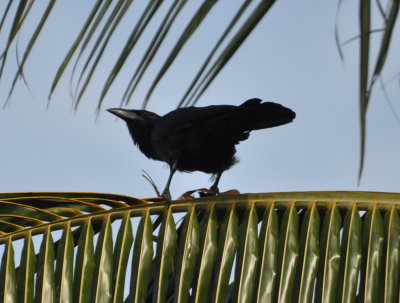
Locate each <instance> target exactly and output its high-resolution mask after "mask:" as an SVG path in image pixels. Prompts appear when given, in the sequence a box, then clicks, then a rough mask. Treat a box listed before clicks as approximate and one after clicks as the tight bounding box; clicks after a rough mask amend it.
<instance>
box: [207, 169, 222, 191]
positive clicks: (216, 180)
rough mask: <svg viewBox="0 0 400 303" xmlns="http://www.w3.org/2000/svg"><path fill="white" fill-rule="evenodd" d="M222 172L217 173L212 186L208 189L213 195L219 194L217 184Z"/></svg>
mask: <svg viewBox="0 0 400 303" xmlns="http://www.w3.org/2000/svg"><path fill="white" fill-rule="evenodd" d="M223 172H224V171H220V172H219V173H217V176H216V177H215V182H214V184H213V185H212V186H211V187H210V190H211V191H212V192H213V193H215V194H219V189H218V182H219V179H220V178H221V175H222V173H223Z"/></svg>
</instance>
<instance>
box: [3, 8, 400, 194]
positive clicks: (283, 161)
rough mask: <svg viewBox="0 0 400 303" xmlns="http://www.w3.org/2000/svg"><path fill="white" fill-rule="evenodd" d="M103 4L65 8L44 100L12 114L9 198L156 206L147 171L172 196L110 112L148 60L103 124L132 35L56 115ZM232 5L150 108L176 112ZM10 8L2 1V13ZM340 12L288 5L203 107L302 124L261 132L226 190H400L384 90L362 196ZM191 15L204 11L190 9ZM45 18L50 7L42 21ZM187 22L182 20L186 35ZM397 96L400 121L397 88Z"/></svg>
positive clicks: (351, 15) (398, 145)
mask: <svg viewBox="0 0 400 303" xmlns="http://www.w3.org/2000/svg"><path fill="white" fill-rule="evenodd" d="M92 2H93V1H87V2H86V1H79V0H73V1H72V0H70V1H59V3H57V5H56V8H55V11H54V12H53V15H52V17H51V19H50V20H49V23H48V24H47V25H46V27H45V31H44V32H43V33H42V34H41V36H40V40H39V41H38V42H39V43H38V44H37V45H36V47H35V48H34V50H33V52H32V56H31V58H30V60H29V62H28V64H27V66H26V68H25V75H26V78H27V80H28V83H29V86H30V89H31V90H32V94H30V93H29V91H28V90H27V88H26V87H25V85H24V84H23V82H22V81H20V82H19V83H18V85H17V88H16V90H15V92H14V94H13V96H12V99H11V104H10V106H8V107H7V108H5V109H4V110H2V111H1V112H0V115H1V119H0V136H1V139H2V149H1V159H2V160H1V161H0V179H1V181H2V182H1V184H0V190H1V191H2V192H16V191H85V192H86V191H94V192H107V193H116V194H126V195H130V196H135V197H140V198H144V197H152V196H154V195H155V194H154V191H153V189H152V187H151V186H150V184H148V182H147V181H146V180H145V179H144V178H142V177H141V171H142V169H144V170H146V171H147V172H148V173H149V174H150V175H151V176H152V177H153V179H154V180H155V182H156V184H157V185H158V187H159V188H160V190H162V189H163V187H164V185H165V183H166V180H167V176H168V169H167V167H166V165H165V164H163V163H161V162H156V161H153V160H149V159H147V158H146V157H145V156H144V155H142V154H141V153H140V151H139V150H138V149H137V148H136V147H134V146H133V143H132V141H131V138H130V136H129V133H128V130H127V128H126V126H125V124H124V123H123V122H122V121H120V120H116V119H115V117H113V116H112V115H111V114H109V113H107V112H105V109H106V108H109V107H118V106H119V103H120V100H121V96H122V93H123V91H124V87H125V85H126V82H127V81H128V80H129V75H130V73H131V72H132V70H133V68H134V66H135V65H134V64H135V62H136V61H135V59H137V58H139V59H140V58H141V54H140V50H139V51H137V52H134V53H133V54H132V56H131V60H130V62H131V65H130V66H126V67H125V69H124V71H123V73H122V74H121V76H120V77H119V78H118V81H117V82H116V85H114V87H113V89H112V90H111V91H110V93H109V95H108V97H107V98H106V101H105V104H104V107H103V108H104V109H103V112H102V114H101V116H100V119H99V120H98V121H97V122H96V121H95V108H96V105H97V100H98V98H99V91H100V90H101V88H102V85H103V83H104V80H105V77H106V76H107V75H108V72H109V70H110V66H111V65H112V63H113V59H114V58H115V56H116V55H117V54H118V52H119V50H120V48H121V47H122V46H123V43H124V38H125V37H126V35H127V34H128V33H129V31H128V30H127V31H123V30H121V31H120V32H119V33H118V36H117V37H116V38H115V39H114V40H113V41H112V42H113V44H112V47H111V48H110V50H109V52H108V55H106V56H105V58H104V59H105V61H104V62H103V64H102V65H101V66H100V67H99V69H98V74H97V75H96V77H95V78H94V80H93V82H92V84H91V86H90V89H89V90H88V92H87V94H86V95H85V97H84V100H83V102H82V105H81V107H80V108H79V110H78V111H77V112H73V111H71V110H70V108H71V97H70V86H69V79H70V73H67V74H66V75H65V76H64V78H63V79H62V83H61V85H60V86H59V87H58V89H57V90H56V92H55V94H54V96H53V98H52V101H51V104H50V107H49V109H46V105H47V95H48V93H49V87H50V83H51V80H52V77H53V76H54V74H55V72H56V70H57V68H58V65H59V64H60V62H61V60H62V59H63V57H64V55H65V53H66V50H67V47H68V46H69V45H70V44H71V43H72V41H73V40H74V38H75V36H76V35H77V33H78V30H79V29H80V26H81V25H82V23H83V20H84V18H85V16H86V15H87V13H88V11H89V10H90V8H91V7H90V6H91V5H92ZM165 3H169V1H165ZM192 3H193V2H191V4H192ZM227 3H228V8H227V7H226V5H225V4H227ZM230 3H233V2H231V1H228V0H225V1H220V3H218V4H217V5H216V7H215V9H214V10H215V11H214V12H213V14H212V15H210V16H209V19H210V20H209V23H208V24H207V26H202V27H201V28H200V29H199V33H198V35H197V36H194V39H193V38H192V39H191V40H190V41H189V43H188V45H187V47H186V48H185V49H184V50H183V52H182V56H181V57H180V58H179V59H178V60H177V62H176V63H175V64H174V66H173V68H172V69H171V70H170V72H169V73H168V74H167V76H166V77H165V78H164V79H163V81H162V82H161V83H160V86H159V88H158V89H157V90H156V92H155V94H154V96H153V98H152V100H151V103H150V106H149V108H148V109H149V110H152V111H155V112H157V113H158V114H165V113H167V112H168V111H170V110H173V109H175V107H176V105H177V103H178V101H179V99H180V97H181V96H182V94H183V93H184V91H185V89H186V88H187V86H188V85H189V83H190V80H191V79H192V77H193V76H194V72H195V71H196V69H197V68H198V67H199V66H200V64H201V63H202V60H203V59H204V58H205V56H206V55H207V51H208V50H209V48H210V45H211V46H212V45H213V44H212V43H213V41H216V39H217V38H218V34H219V33H220V32H219V31H218V29H221V28H222V27H221V24H226V22H227V20H228V19H226V18H225V17H226V16H229V12H230V11H231V12H233V11H234V9H235V7H229V6H230V5H233V4H230ZM4 5H5V3H1V4H0V9H3V6H4ZM78 6H79V7H81V8H80V9H79V10H77V7H78ZM336 6H337V3H336V1H331V2H321V1H311V0H305V1H283V0H282V1H277V3H276V4H275V5H274V6H273V8H272V9H271V11H270V12H269V13H268V14H267V15H266V17H265V18H264V19H263V20H262V21H261V22H260V24H259V25H258V26H257V28H256V29H255V31H254V32H253V33H252V35H251V36H250V37H249V38H248V40H247V41H246V43H245V44H244V45H242V47H241V48H240V50H239V51H238V53H236V55H235V56H234V57H233V59H232V60H231V62H230V64H229V65H228V66H227V67H226V68H225V69H224V70H223V71H222V73H220V74H219V76H218V77H217V79H216V80H215V82H214V83H213V85H212V86H211V87H210V89H209V90H208V91H207V92H206V93H205V94H204V95H203V96H202V98H201V99H200V101H199V102H198V104H197V106H206V105H210V104H233V105H239V104H241V103H242V102H244V101H245V100H247V99H249V98H254V97H258V98H261V99H263V100H268V101H273V102H277V103H280V104H282V105H284V106H287V107H289V108H291V109H293V110H294V111H295V112H296V114H297V118H296V120H295V121H294V122H293V123H291V124H289V125H285V126H282V127H278V128H273V129H267V130H260V131H255V132H253V133H251V136H250V139H249V140H247V141H245V142H242V143H241V144H240V145H239V146H237V151H238V152H237V156H238V158H239V159H240V163H239V164H237V165H236V166H234V167H233V168H232V169H231V170H229V171H227V172H225V173H224V174H223V176H222V179H221V182H220V186H219V187H220V190H221V191H225V190H229V189H237V190H239V191H240V192H242V193H247V192H276V191H309V190H312V191H316V190H318V191H321V190H366V191H390V192H399V191H400V182H399V180H400V161H399V160H400V158H399V155H400V124H399V122H398V121H396V119H395V117H394V115H393V114H392V113H391V111H390V109H389V107H388V105H387V103H386V101H385V100H384V98H383V94H382V91H381V89H380V88H379V85H378V86H377V87H376V89H375V91H374V93H373V96H372V99H371V103H370V108H369V113H368V137H367V149H366V162H365V169H364V175H363V177H362V180H361V185H360V186H359V187H358V186H357V174H358V163H359V129H358V57H357V56H358V42H357V41H356V42H353V43H351V44H348V45H346V46H344V48H343V51H344V55H345V62H344V63H342V62H341V60H340V58H339V55H338V51H337V49H336V46H335V40H334V26H335V16H336ZM187 9H188V11H193V10H192V7H190V6H188V8H187ZM357 9H358V7H357V5H353V4H352V3H344V5H343V8H342V10H341V13H340V15H339V29H340V35H341V38H342V41H345V40H347V39H349V38H352V37H353V36H355V35H356V34H357V30H358V24H357V18H358V11H357ZM40 11H41V10H40V7H38V8H37V12H40ZM131 13H132V14H133V15H132V17H131V19H130V20H132V19H133V18H134V17H135V10H134V9H133V8H131ZM34 16H35V15H32V20H28V21H30V22H33V23H32V24H35V22H37V20H35V18H34ZM187 16H190V13H189V14H188V15H187ZM183 22H184V20H183V19H182V21H181V22H178V24H177V25H179V24H182V23H183ZM125 23H126V24H128V21H127V20H126V21H125ZM126 24H125V25H126ZM378 24H379V23H378ZM32 26H33V25H32ZM153 29H154V28H153ZM6 32H7V31H6ZM179 32H180V31H179V28H178V26H177V27H174V28H173V30H172V32H171V33H170V39H169V40H168V41H167V43H166V44H165V45H164V47H163V52H162V54H164V56H165V53H166V52H167V51H168V50H169V49H170V48H171V46H172V45H173V44H172V41H173V39H172V38H173V36H174V35H175V36H176V35H178V34H179ZM396 33H398V29H397V31H396V32H395V35H396ZM150 34H151V31H148V35H149V36H150ZM27 37H29V32H28V31H26V32H23V33H22V34H21V36H20V38H19V44H20V45H19V49H20V52H21V49H23V47H22V46H23V45H25V43H26V39H27ZM0 39H1V40H0V41H1V42H0V43H4V41H5V40H4V39H5V37H4V34H3V36H1V37H0ZM394 42H396V40H394ZM145 45H146V44H145V43H142V46H145ZM396 53H397V54H396ZM162 54H160V55H161V56H158V57H157V58H156V61H155V64H154V65H153V67H152V69H151V70H150V71H149V73H147V74H146V76H145V79H144V82H143V83H142V85H141V86H140V87H139V90H138V93H137V95H135V97H134V98H133V100H132V103H131V105H130V106H128V107H129V108H138V107H140V106H141V100H142V98H143V96H144V95H145V93H146V89H147V88H148V85H149V83H150V81H151V79H152V77H154V74H155V72H156V71H157V68H158V67H159V66H160V65H159V64H161V62H162V59H163V57H162ZM391 54H392V55H391V56H389V58H388V60H389V61H388V64H387V66H386V68H385V70H384V74H383V76H384V81H387V80H388V79H390V78H391V77H392V76H393V75H395V74H396V73H397V72H398V70H399V65H398V62H399V57H398V54H399V45H392V47H391ZM135 56H136V57H135ZM10 57H11V58H12V59H11V60H10V61H9V63H8V64H7V66H6V73H5V74H4V79H2V81H1V83H0V94H1V100H2V102H4V101H5V99H6V98H7V94H8V90H9V87H10V81H11V80H12V78H13V76H14V73H15V71H16V63H15V61H14V57H15V49H12V51H11V52H10ZM69 71H71V69H69ZM387 89H388V93H389V95H390V97H391V101H392V102H393V105H394V107H395V108H396V110H397V112H399V113H400V105H399V103H398V99H399V98H398V96H399V87H398V84H397V82H396V81H394V82H393V83H391V84H390V85H388V86H387ZM32 95H33V96H32ZM210 186H211V182H210V181H209V176H208V175H206V174H203V173H200V172H195V173H192V174H184V173H178V174H176V175H175V176H174V179H173V181H172V185H171V193H172V196H173V197H175V198H176V197H178V196H179V195H181V194H182V193H184V192H185V191H187V190H191V189H196V188H201V187H210Z"/></svg>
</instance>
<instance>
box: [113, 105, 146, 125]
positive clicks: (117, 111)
mask: <svg viewBox="0 0 400 303" xmlns="http://www.w3.org/2000/svg"><path fill="white" fill-rule="evenodd" d="M107 111H108V112H110V113H112V114H113V115H116V116H117V117H118V118H121V119H122V120H125V121H127V120H129V121H138V122H143V121H144V119H143V118H142V117H141V116H140V115H138V114H137V113H136V112H135V111H134V110H128V109H123V108H109V109H107Z"/></svg>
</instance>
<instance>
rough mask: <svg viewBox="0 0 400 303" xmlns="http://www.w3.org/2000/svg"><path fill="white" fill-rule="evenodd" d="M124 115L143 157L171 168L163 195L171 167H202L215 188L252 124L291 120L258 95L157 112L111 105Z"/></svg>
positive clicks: (214, 189)
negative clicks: (235, 102)
mask: <svg viewBox="0 0 400 303" xmlns="http://www.w3.org/2000/svg"><path fill="white" fill-rule="evenodd" d="M107 111H109V112H110V113H112V114H114V115H116V116H117V117H119V118H121V119H122V120H124V121H125V122H126V124H127V126H128V129H129V132H130V135H131V137H132V139H133V142H134V143H135V145H137V146H138V147H139V149H140V151H141V152H142V153H143V154H145V155H146V156H147V157H148V158H150V159H153V160H158V161H163V162H165V163H167V164H168V166H169V169H170V173H169V177H168V181H167V184H166V186H165V189H164V191H163V193H162V195H163V196H164V197H165V198H166V199H167V200H170V199H171V195H170V191H169V187H170V184H171V180H172V176H173V175H174V173H175V172H176V171H183V172H193V171H201V172H205V173H208V174H212V175H213V177H214V178H215V181H214V184H213V185H212V186H211V188H210V190H211V191H212V192H214V193H219V190H218V182H219V180H220V178H221V175H222V173H223V172H224V171H225V170H228V169H229V168H231V167H232V166H233V165H234V164H235V163H237V162H238V161H237V159H236V158H235V153H236V149H235V145H236V144H239V142H241V141H244V140H246V139H248V138H249V135H250V132H251V131H253V130H258V129H264V128H270V127H275V126H279V125H283V124H287V123H289V122H292V121H293V119H294V118H295V117H296V114H295V113H294V112H293V111H292V110H291V109H289V108H286V107H284V106H282V105H280V104H277V103H273V102H262V100H261V99H258V98H253V99H250V100H247V101H246V102H244V103H243V104H242V105H240V106H234V105H211V106H206V107H186V108H179V109H176V110H173V111H171V112H169V113H168V114H166V115H164V116H159V115H157V114H155V113H153V112H150V111H146V110H134V109H122V108H110V109H108V110H107Z"/></svg>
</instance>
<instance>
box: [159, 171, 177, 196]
mask: <svg viewBox="0 0 400 303" xmlns="http://www.w3.org/2000/svg"><path fill="white" fill-rule="evenodd" d="M175 172H176V168H175V165H173V166H170V169H169V177H168V181H167V185H165V189H164V190H163V192H162V196H163V197H164V198H165V199H167V200H168V201H170V200H171V193H170V192H169V185H170V184H171V180H172V176H173V175H174V174H175Z"/></svg>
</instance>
